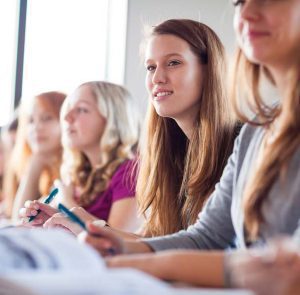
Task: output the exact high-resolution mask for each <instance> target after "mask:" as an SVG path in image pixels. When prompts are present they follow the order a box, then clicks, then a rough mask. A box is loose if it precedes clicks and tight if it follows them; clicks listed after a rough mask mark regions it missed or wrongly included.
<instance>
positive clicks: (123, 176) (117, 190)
mask: <svg viewBox="0 0 300 295" xmlns="http://www.w3.org/2000/svg"><path fill="white" fill-rule="evenodd" d="M136 181H137V161H136V160H125V161H124V162H123V163H122V164H120V165H119V167H118V168H117V169H116V171H115V173H114V175H113V177H112V178H111V182H110V188H111V192H112V199H113V202H114V201H117V200H119V199H122V198H124V197H134V196H135V188H136Z"/></svg>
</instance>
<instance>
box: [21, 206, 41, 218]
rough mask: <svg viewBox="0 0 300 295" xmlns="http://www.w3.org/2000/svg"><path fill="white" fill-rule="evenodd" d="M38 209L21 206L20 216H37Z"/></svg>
mask: <svg viewBox="0 0 300 295" xmlns="http://www.w3.org/2000/svg"><path fill="white" fill-rule="evenodd" d="M37 213H38V212H37V210H35V209H31V208H21V209H20V210H19V216H20V217H30V216H36V215H37Z"/></svg>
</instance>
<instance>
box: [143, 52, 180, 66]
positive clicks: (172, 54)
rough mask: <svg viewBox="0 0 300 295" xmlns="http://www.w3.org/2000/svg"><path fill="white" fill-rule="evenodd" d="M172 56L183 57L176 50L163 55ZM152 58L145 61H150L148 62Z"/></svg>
mask: <svg viewBox="0 0 300 295" xmlns="http://www.w3.org/2000/svg"><path fill="white" fill-rule="evenodd" d="M171 56H178V57H182V55H181V54H179V53H176V52H174V53H168V54H166V55H164V56H163V57H165V58H168V57H171ZM151 60H152V59H151V58H149V59H147V60H146V61H145V64H146V63H148V62H149V61H151Z"/></svg>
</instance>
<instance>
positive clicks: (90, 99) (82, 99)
mask: <svg viewBox="0 0 300 295" xmlns="http://www.w3.org/2000/svg"><path fill="white" fill-rule="evenodd" d="M95 102H96V101H95V98H94V94H93V92H92V90H91V89H90V87H88V86H87V85H83V86H81V87H79V88H77V89H76V90H75V91H74V92H73V93H72V94H71V95H70V96H69V97H68V104H69V105H70V106H74V105H75V104H78V103H87V104H95Z"/></svg>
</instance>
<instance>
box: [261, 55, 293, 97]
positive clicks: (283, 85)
mask: <svg viewBox="0 0 300 295" xmlns="http://www.w3.org/2000/svg"><path fill="white" fill-rule="evenodd" d="M296 64H297V63H296V62H295V61H294V63H285V64H277V65H273V66H267V69H268V70H269V72H270V73H271V75H272V77H273V79H274V81H275V84H276V87H277V89H278V91H279V93H280V96H281V97H282V98H283V97H284V95H285V91H286V89H287V86H288V85H289V84H290V75H289V72H290V70H291V69H293V68H294V67H295V65H296Z"/></svg>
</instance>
